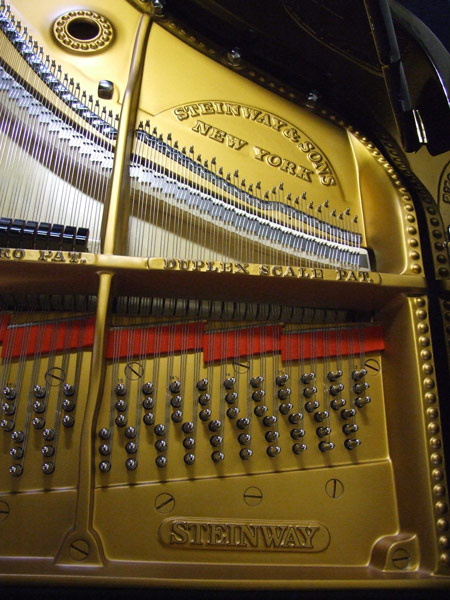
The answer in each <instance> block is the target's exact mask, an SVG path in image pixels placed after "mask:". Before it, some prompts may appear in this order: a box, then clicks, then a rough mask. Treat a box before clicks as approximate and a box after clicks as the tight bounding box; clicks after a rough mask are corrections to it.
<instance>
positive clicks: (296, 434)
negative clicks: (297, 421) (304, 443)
mask: <svg viewBox="0 0 450 600" xmlns="http://www.w3.org/2000/svg"><path fill="white" fill-rule="evenodd" d="M290 434H291V438H292V439H293V440H299V439H301V438H302V437H303V436H304V435H305V430H304V429H291V432H290Z"/></svg>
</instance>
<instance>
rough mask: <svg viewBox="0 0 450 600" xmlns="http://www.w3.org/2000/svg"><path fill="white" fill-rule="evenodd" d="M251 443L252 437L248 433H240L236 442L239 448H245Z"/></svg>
mask: <svg viewBox="0 0 450 600" xmlns="http://www.w3.org/2000/svg"><path fill="white" fill-rule="evenodd" d="M251 441H252V436H251V435H250V434H249V433H240V434H239V435H238V442H239V443H240V444H241V446H247V445H248V444H250V442H251Z"/></svg>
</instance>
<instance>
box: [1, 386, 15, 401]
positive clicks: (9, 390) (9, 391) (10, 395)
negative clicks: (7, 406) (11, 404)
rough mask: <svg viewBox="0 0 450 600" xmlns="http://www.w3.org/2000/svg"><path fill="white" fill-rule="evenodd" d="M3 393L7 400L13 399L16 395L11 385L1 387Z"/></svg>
mask: <svg viewBox="0 0 450 600" xmlns="http://www.w3.org/2000/svg"><path fill="white" fill-rule="evenodd" d="M3 395H4V396H5V398H6V399H7V400H14V399H15V397H16V390H15V388H13V387H9V386H6V387H4V388H3Z"/></svg>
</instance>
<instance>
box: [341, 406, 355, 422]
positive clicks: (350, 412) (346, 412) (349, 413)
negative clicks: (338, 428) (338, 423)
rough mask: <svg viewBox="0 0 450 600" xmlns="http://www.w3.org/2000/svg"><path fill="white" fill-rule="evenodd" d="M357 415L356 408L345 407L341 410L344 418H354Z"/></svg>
mask: <svg viewBox="0 0 450 600" xmlns="http://www.w3.org/2000/svg"><path fill="white" fill-rule="evenodd" d="M355 415H356V410H355V409H354V408H344V409H343V410H341V417H342V418H343V419H352V418H353V417H354V416H355Z"/></svg>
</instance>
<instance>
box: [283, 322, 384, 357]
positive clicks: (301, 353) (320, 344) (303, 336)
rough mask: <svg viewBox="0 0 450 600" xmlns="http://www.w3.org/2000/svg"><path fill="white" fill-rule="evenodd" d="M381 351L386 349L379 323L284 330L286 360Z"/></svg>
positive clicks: (284, 355) (284, 354)
mask: <svg viewBox="0 0 450 600" xmlns="http://www.w3.org/2000/svg"><path fill="white" fill-rule="evenodd" d="M380 350H384V338H383V329H382V328H381V326H379V325H373V326H369V327H352V328H348V329H322V330H316V331H305V332H295V333H284V334H283V335H282V336H281V358H282V360H283V362H285V361H290V360H302V359H310V358H323V357H325V356H337V355H341V356H348V355H350V354H359V353H361V352H363V353H367V352H375V351H380Z"/></svg>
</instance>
